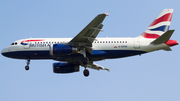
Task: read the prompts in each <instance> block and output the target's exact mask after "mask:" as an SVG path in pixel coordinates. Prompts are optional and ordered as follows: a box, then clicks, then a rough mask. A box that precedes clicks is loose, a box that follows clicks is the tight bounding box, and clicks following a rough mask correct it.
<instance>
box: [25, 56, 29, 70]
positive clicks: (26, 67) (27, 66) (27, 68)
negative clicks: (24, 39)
mask: <svg viewBox="0 0 180 101" xmlns="http://www.w3.org/2000/svg"><path fill="white" fill-rule="evenodd" d="M29 64H30V59H29V58H28V59H27V65H26V66H25V69H26V70H29Z"/></svg>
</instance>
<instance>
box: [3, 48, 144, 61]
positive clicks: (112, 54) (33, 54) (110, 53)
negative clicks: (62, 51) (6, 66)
mask: <svg viewBox="0 0 180 101" xmlns="http://www.w3.org/2000/svg"><path fill="white" fill-rule="evenodd" d="M143 53H147V52H145V51H138V50H93V54H92V55H91V54H90V53H87V57H88V58H89V59H91V60H97V59H96V58H98V60H101V59H111V58H122V57H127V56H133V55H138V54H143ZM2 55H4V56H6V57H10V58H17V59H27V58H30V59H54V58H55V57H57V56H51V55H50V54H49V51H15V52H6V53H2ZM80 55H81V54H79V53H78V54H73V55H72V57H73V58H75V57H79V56H80ZM58 57H63V58H66V57H67V55H64V56H62V55H60V56H58ZM68 57H71V55H69V56H68Z"/></svg>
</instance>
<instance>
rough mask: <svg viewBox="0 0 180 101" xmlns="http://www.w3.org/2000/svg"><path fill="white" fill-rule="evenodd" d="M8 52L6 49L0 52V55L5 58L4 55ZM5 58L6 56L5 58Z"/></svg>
mask: <svg viewBox="0 0 180 101" xmlns="http://www.w3.org/2000/svg"><path fill="white" fill-rule="evenodd" d="M7 52H8V49H7V48H4V49H3V50H2V51H1V54H2V55H3V56H6V53H7ZM6 57H7V56H6Z"/></svg>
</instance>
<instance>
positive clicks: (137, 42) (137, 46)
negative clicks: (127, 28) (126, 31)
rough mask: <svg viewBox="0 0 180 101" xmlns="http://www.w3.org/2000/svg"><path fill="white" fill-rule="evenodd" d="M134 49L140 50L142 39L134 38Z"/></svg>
mask: <svg viewBox="0 0 180 101" xmlns="http://www.w3.org/2000/svg"><path fill="white" fill-rule="evenodd" d="M134 48H135V49H140V39H139V38H134Z"/></svg>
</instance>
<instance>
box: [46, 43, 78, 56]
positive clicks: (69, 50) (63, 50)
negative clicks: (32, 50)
mask: <svg viewBox="0 0 180 101" xmlns="http://www.w3.org/2000/svg"><path fill="white" fill-rule="evenodd" d="M77 52H78V51H77V48H76V47H72V46H70V45H66V44H53V45H51V46H50V55H63V54H73V53H77Z"/></svg>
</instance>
